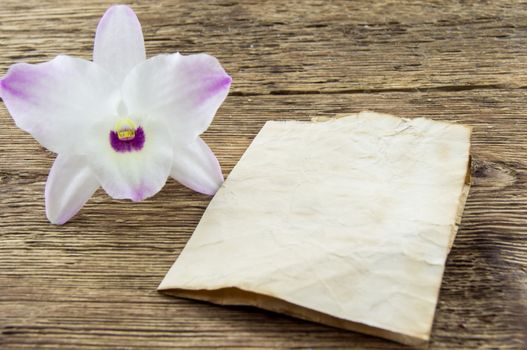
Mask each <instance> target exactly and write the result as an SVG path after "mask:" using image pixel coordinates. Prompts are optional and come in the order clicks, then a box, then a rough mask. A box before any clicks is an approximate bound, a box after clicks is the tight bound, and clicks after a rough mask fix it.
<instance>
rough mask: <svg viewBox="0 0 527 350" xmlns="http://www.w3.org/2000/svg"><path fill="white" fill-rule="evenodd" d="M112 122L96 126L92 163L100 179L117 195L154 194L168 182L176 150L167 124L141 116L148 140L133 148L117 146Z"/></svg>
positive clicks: (139, 196)
mask: <svg viewBox="0 0 527 350" xmlns="http://www.w3.org/2000/svg"><path fill="white" fill-rule="evenodd" d="M112 126H113V123H112V121H111V120H108V121H105V122H103V123H101V124H99V125H97V126H96V127H94V128H93V129H92V137H90V140H91V141H92V143H91V146H90V148H91V149H92V151H93V154H92V156H91V157H90V165H91V167H92V169H93V171H94V173H95V176H96V177H97V180H98V181H99V182H100V184H101V186H102V187H103V188H104V190H105V191H106V193H108V195H110V196H111V197H113V198H115V199H131V200H133V201H141V200H143V199H146V198H148V197H151V196H153V195H154V194H156V193H157V192H159V190H161V188H163V186H164V185H165V182H166V180H167V178H168V175H169V173H170V167H171V164H172V158H173V154H174V150H173V145H172V143H171V138H170V135H169V133H168V130H167V128H166V126H165V125H164V124H163V123H158V122H152V121H151V120H138V127H140V128H141V129H142V136H144V143H141V144H140V145H139V146H138V147H134V148H132V149H124V148H123V149H120V148H113V146H112V145H111V143H110V140H109V132H110V130H111V129H112Z"/></svg>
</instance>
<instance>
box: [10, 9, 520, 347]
mask: <svg viewBox="0 0 527 350" xmlns="http://www.w3.org/2000/svg"><path fill="white" fill-rule="evenodd" d="M108 4H109V3H108V2H105V1H95V2H89V3H82V2H81V1H68V2H61V3H60V4H58V3H56V2H45V3H41V2H36V1H34V0H30V1H26V2H23V3H20V2H18V1H14V0H8V1H4V2H3V3H2V6H1V7H0V43H2V46H1V47H0V74H3V73H4V72H5V71H6V69H7V67H8V66H9V65H10V64H11V63H12V62H14V61H31V62H40V61H43V60H46V59H49V58H51V57H53V56H54V55H56V54H58V53H68V54H72V55H76V56H82V57H86V58H89V57H90V52H91V45H92V37H93V31H94V28H95V25H96V23H97V20H98V18H99V17H100V15H101V14H102V12H103V11H104V9H105V8H106V7H107V5H108ZM37 5H38V6H37ZM133 6H134V9H135V10H136V11H137V13H138V15H139V17H140V19H141V20H142V22H143V26H144V30H145V38H146V40H147V49H148V50H149V54H150V55H154V54H157V53H160V52H172V51H175V50H180V51H182V52H184V53H185V52H186V53H189V52H199V51H208V52H210V53H213V54H215V55H217V56H218V57H219V58H220V60H221V61H222V62H223V63H224V64H225V66H226V69H227V70H228V71H229V73H231V74H232V75H233V77H234V85H233V90H234V92H233V94H232V95H231V96H230V97H229V98H228V100H227V101H226V103H225V105H224V106H223V107H222V108H221V109H220V111H219V114H218V117H217V118H216V119H215V121H214V123H213V125H212V126H211V128H210V129H209V131H208V132H207V134H206V136H205V138H206V140H207V141H208V142H209V144H210V145H211V147H212V148H213V150H214V151H215V152H216V153H217V155H218V158H219V160H220V162H221V163H222V165H223V168H224V173H225V174H226V175H227V174H228V173H229V172H230V170H231V169H232V167H233V166H234V165H235V164H236V162H237V160H238V159H239V158H240V156H241V155H242V153H243V151H244V150H245V149H246V147H247V146H248V145H249V143H250V142H251V140H252V138H253V137H254V136H255V135H256V133H257V132H258V130H259V129H260V128H261V126H262V125H263V123H264V122H265V121H267V120H275V119H301V120H307V119H308V118H310V117H311V116H333V115H335V114H342V113H352V112H358V111H360V110H363V109H371V110H375V111H379V112H387V113H393V114H396V115H399V116H407V117H416V116H427V117H431V118H436V119H442V120H451V121H459V122H463V123H466V124H469V125H473V126H474V127H475V129H474V134H473V146H472V154H473V157H474V165H473V181H474V185H473V187H472V190H471V193H470V196H469V199H468V202H467V207H466V210H465V213H464V216H463V222H462V226H461V229H460V231H459V233H458V236H457V238H456V241H455V242H454V247H453V250H452V253H451V255H450V257H449V260H448V264H447V269H446V272H445V277H444V282H443V286H442V290H441V295H440V302H439V306H438V312H437V315H436V320H435V325H434V331H433V338H432V344H431V347H430V348H431V349H454V348H456V349H458V348H463V349H496V348H500V349H522V348H523V347H524V346H525V342H526V339H525V334H526V333H527V316H526V315H527V302H526V300H527V244H526V237H527V196H526V193H527V137H526V135H527V119H526V118H525V107H526V100H527V99H526V97H527V93H526V92H527V90H526V89H525V83H524V81H526V80H525V79H524V78H525V77H526V76H527V68H526V67H527V49H526V47H527V46H525V45H524V42H525V39H526V37H527V22H526V21H525V18H526V15H527V5H526V4H521V3H519V2H506V1H498V2H492V3H488V4H484V3H474V4H463V3H458V2H454V1H452V2H440V3H431V4H428V3H426V4H425V3H411V2H405V3H401V2H399V1H397V2H396V1H393V2H392V1H379V2H376V3H374V4H371V3H370V2H366V1H364V2H340V1H338V2H337V1H336V2H331V3H326V2H319V1H293V2H288V3H281V2H274V1H269V2H263V3H261V2H257V1H247V2H240V3H239V2H237V1H216V2H206V1H200V2H192V3H190V2H185V3H183V2H171V1H161V2H156V3H152V2H142V1H140V2H137V3H136V4H134V5H133ZM251 45H252V46H251ZM0 125H1V126H2V127H1V128H0V164H1V165H0V208H1V210H0V239H1V243H0V330H1V333H0V347H3V348H34V347H37V346H39V347H43V348H52V349H56V348H101V347H120V348H144V347H152V348H169V347H194V348H207V347H208V348H212V347H223V348H236V347H238V348H280V349H283V348H347V349H402V348H404V347H403V346H400V345H398V344H395V343H391V342H388V341H384V340H381V339H375V338H372V337H368V336H364V335H359V334H355V333H352V332H346V331H342V330H337V329H332V328H329V327H325V326H321V325H316V324H312V323H308V322H304V321H300V320H296V319H292V318H289V317H286V316H282V315H275V314H271V313H267V312H264V311H260V310H255V309H250V308H234V307H218V306H213V305H208V304H204V303H198V302H194V301H187V300H181V299H175V298H169V297H165V296H162V295H159V294H158V293H156V291H155V288H156V286H157V284H158V283H159V282H160V281H161V278H162V277H163V275H164V274H165V272H166V271H167V269H168V268H169V266H170V265H171V264H172V262H173V261H174V259H175V257H176V256H177V254H178V253H179V252H180V251H181V249H182V247H183V246H184V244H185V242H186V241H187V239H188V238H189V236H190V234H191V233H192V231H193V229H194V227H195V225H196V224H197V222H198V221H199V218H200V217H201V214H202V213H203V211H204V210H205V207H206V205H207V203H208V200H209V199H208V197H206V196H203V195H199V194H195V193H192V192H191V191H190V190H187V189H185V188H184V187H182V186H180V185H178V184H176V183H175V182H173V181H169V183H168V184H167V186H166V187H165V188H164V189H163V190H162V191H161V192H160V193H159V194H158V195H156V196H155V197H153V198H152V199H149V200H147V201H145V202H142V203H134V204H132V203H130V202H127V201H115V200H111V199H110V198H108V197H107V196H106V195H105V194H104V193H103V192H102V191H98V192H97V194H96V195H95V197H94V198H92V199H91V200H90V202H89V203H88V205H87V206H86V207H85V208H84V209H83V210H82V211H81V213H80V214H79V215H78V216H77V217H76V218H75V219H74V220H73V221H72V222H71V223H69V224H67V225H65V226H62V227H56V226H51V225H49V224H48V222H47V221H46V219H45V216H44V206H43V204H44V203H43V188H44V183H45V180H46V176H47V173H48V170H49V167H50V166H51V164H52V160H53V158H54V156H53V155H52V154H51V153H49V152H47V151H45V150H44V149H43V148H41V147H40V146H39V145H38V144H37V143H36V142H35V141H34V140H33V139H32V138H31V137H30V136H28V135H26V134H24V133H23V132H22V131H20V130H18V129H16V127H15V126H14V125H13V122H12V121H11V119H10V117H9V115H8V113H7V111H6V110H5V108H4V107H0Z"/></svg>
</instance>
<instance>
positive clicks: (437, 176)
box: [159, 112, 471, 345]
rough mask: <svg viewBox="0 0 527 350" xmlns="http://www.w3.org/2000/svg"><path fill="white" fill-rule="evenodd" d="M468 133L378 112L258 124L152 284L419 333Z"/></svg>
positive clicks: (463, 185)
mask: <svg viewBox="0 0 527 350" xmlns="http://www.w3.org/2000/svg"><path fill="white" fill-rule="evenodd" d="M470 133H471V129H470V128H469V127H466V126H463V125H459V124H452V123H446V122H438V121H433V120H430V119H424V118H417V119H402V118H397V117H394V116H390V115H385V114H378V113H373V112H361V113H359V114H355V115H350V116H347V117H343V118H337V119H330V120H327V121H323V122H295V121H287V122H276V121H270V122H267V123H266V124H265V126H264V127H263V128H262V130H261V131H260V133H259V134H258V135H257V137H256V138H255V140H254V141H253V143H252V144H251V145H250V147H249V148H248V149H247V151H246V152H245V154H244V155H243V157H242V158H241V160H240V161H239V163H238V164H237V165H236V167H235V168H234V169H233V170H232V172H231V174H230V175H229V177H228V179H227V180H226V182H225V183H224V185H223V186H222V188H221V189H220V190H219V192H218V193H217V194H216V196H215V197H214V199H213V200H212V202H211V203H210V205H209V207H208V208H207V210H206V211H205V213H204V215H203V218H202V219H201V222H200V223H199V225H198V227H197V228H196V230H195V232H194V234H193V235H192V238H191V239H190V240H189V242H188V244H187V245H186V247H185V248H184V250H183V252H182V253H181V255H180V256H179V257H178V258H177V261H176V262H175V263H174V265H173V266H172V268H171V269H170V271H169V272H168V273H167V275H166V277H165V279H164V280H163V282H162V283H161V285H160V286H159V289H160V290H161V291H162V292H165V293H169V294H172V295H176V296H182V297H188V298H195V299H201V300H208V301H211V302H215V303H220V304H243V305H254V306H257V307H261V308H264V309H268V310H272V311H277V312H282V313H286V314H290V315H293V316H297V317H300V318H303V319H307V320H311V321H315V322H321V323H324V324H328V325H332V326H336V327H341V328H346V329H351V330H356V331H359V332H364V333H368V334H373V335H378V336H381V337H385V338H388V339H392V340H396V341H399V342H403V343H407V344H414V345H418V344H422V343H424V342H426V341H427V340H428V339H429V336H430V332H431V327H432V323H433V318H434V312H435V308H436V304H437V299H438V294H439V288H440V285H441V279H442V275H443V271H444V266H445V260H446V257H447V255H448V252H449V250H450V247H451V245H452V242H453V240H454V237H455V234H456V231H457V225H458V224H459V221H460V217H461V213H462V210H463V206H464V202H465V199H466V196H467V195H468V184H467V181H466V180H467V169H468V167H469V149H470Z"/></svg>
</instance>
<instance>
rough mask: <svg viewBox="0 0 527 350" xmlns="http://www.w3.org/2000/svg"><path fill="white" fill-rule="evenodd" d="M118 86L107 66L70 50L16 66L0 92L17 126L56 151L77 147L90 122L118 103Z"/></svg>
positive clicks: (6, 78) (11, 68) (110, 111)
mask: <svg viewBox="0 0 527 350" xmlns="http://www.w3.org/2000/svg"><path fill="white" fill-rule="evenodd" d="M116 92H117V89H116V86H115V85H114V84H113V83H112V81H111V79H108V77H107V74H106V73H105V71H104V70H103V69H101V68H100V67H98V66H97V65H96V64H94V63H93V62H90V61H86V60H83V59H79V58H73V57H69V56H57V57H56V58H55V59H53V60H51V61H49V62H45V63H39V64H27V63H19V64H15V65H13V66H11V67H10V68H9V70H8V72H7V75H6V76H5V77H4V78H3V79H2V80H1V81H0V96H1V97H2V99H3V100H4V103H5V105H6V106H7V109H8V110H9V112H10V114H11V116H12V117H13V119H14V120H15V122H16V124H17V126H18V127H19V128H21V129H23V130H25V131H27V132H29V133H30V134H31V135H33V137H34V138H35V139H36V140H37V141H38V142H40V143H41V144H42V145H43V146H44V147H46V148H48V149H49V150H51V151H53V152H57V153H58V152H61V151H68V152H70V151H72V149H73V148H76V146H77V145H79V146H80V145H81V144H79V140H82V138H83V132H84V131H85V130H86V128H87V127H88V126H89V125H90V123H91V122H93V121H94V120H96V119H98V118H103V117H105V116H106V115H107V114H108V113H112V109H115V108H116V103H117V102H116V101H117V99H116V94H115V93H116Z"/></svg>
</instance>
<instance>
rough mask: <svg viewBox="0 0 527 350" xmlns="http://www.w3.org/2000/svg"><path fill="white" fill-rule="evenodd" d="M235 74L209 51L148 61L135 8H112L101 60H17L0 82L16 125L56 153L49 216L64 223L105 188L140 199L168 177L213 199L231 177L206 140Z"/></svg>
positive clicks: (104, 23)
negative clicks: (227, 177) (221, 166)
mask: <svg viewBox="0 0 527 350" xmlns="http://www.w3.org/2000/svg"><path fill="white" fill-rule="evenodd" d="M230 84H231V77H230V76H229V75H227V74H226V73H225V71H224V70H223V68H222V67H221V65H220V64H219V62H218V60H217V59H215V58H214V57H212V56H209V55H206V54H195V55H189V56H183V55H180V54H179V53H175V54H170V55H158V56H155V57H152V58H150V59H146V55H145V47H144V41H143V34H142V30H141V25H140V23H139V20H138V19H137V16H136V15H135V13H134V12H133V10H132V9H131V8H130V7H128V6H124V5H116V6H112V7H110V8H109V9H108V10H107V11H106V13H105V14H104V16H103V17H102V18H101V20H100V22H99V25H98V27H97V32H96V35H95V44H94V49H93V62H91V61H87V60H84V59H80V58H74V57H70V56H65V55H60V56H57V57H56V58H54V59H53V60H51V61H49V62H45V63H40V64H27V63H18V64H15V65H13V66H11V67H10V68H9V70H8V72H7V74H6V76H5V77H4V78H2V79H1V80H0V97H2V99H3V101H4V103H5V105H6V107H7V109H8V110H9V112H10V114H11V116H12V117H13V119H14V121H15V123H16V125H17V126H18V127H20V128H21V129H23V130H25V131H27V132H28V133H30V134H31V135H32V136H33V137H34V138H35V139H36V140H37V141H38V142H39V143H40V144H41V145H43V146H44V147H46V148H47V149H49V150H50V151H52V152H55V153H57V154H58V155H57V158H56V159H55V162H54V163H53V166H52V168H51V170H50V173H49V176H48V179H47V182H46V188H45V205H46V215H47V217H48V219H49V221H50V222H52V223H54V224H63V223H65V222H67V221H68V220H69V219H70V218H71V217H73V216H74V215H75V214H76V213H77V212H78V211H79V210H80V208H82V206H83V205H84V204H85V203H86V201H87V200H88V199H89V198H90V197H91V196H92V195H93V193H94V192H95V191H96V190H97V189H98V188H99V186H101V187H102V188H103V189H104V190H105V191H106V193H108V195H110V196H111V197H113V198H116V199H131V200H132V201H141V200H143V199H145V198H148V197H151V196H153V195H154V194H156V193H157V192H158V191H159V190H161V188H162V187H163V186H164V184H165V182H166V180H167V178H168V176H169V175H170V176H171V177H172V178H174V179H175V180H177V181H179V182H180V183H181V184H183V185H185V186H187V187H189V188H190V189H192V190H195V191H197V192H200V193H204V194H208V195H212V194H214V193H215V192H216V191H217V189H218V188H219V186H220V185H221V184H222V183H223V175H222V172H221V168H220V165H219V163H218V160H217V159H216V157H215V156H214V154H213V153H212V151H211V150H210V148H209V147H208V146H207V144H206V143H205V142H204V141H203V140H202V139H201V138H200V136H199V135H200V134H201V133H203V132H204V131H205V130H206V129H207V128H208V126H209V125H210V123H211V121H212V119H213V118H214V115H215V114H216V111H217V110H218V108H219V107H220V105H221V103H222V102H223V100H224V99H225V98H226V97H227V94H228V91H229V87H230Z"/></svg>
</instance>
